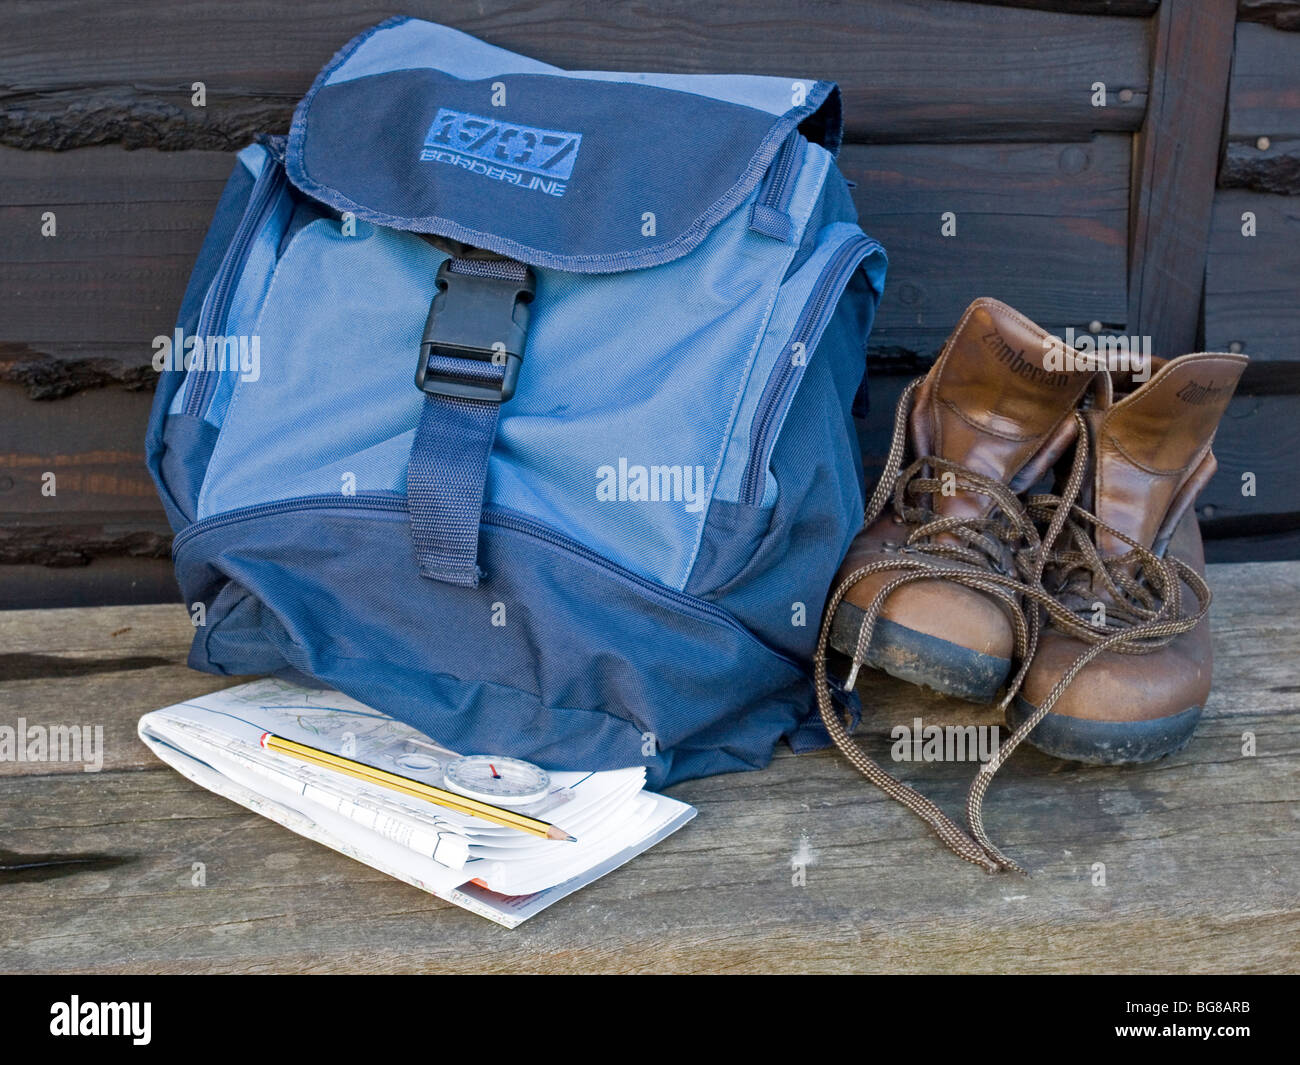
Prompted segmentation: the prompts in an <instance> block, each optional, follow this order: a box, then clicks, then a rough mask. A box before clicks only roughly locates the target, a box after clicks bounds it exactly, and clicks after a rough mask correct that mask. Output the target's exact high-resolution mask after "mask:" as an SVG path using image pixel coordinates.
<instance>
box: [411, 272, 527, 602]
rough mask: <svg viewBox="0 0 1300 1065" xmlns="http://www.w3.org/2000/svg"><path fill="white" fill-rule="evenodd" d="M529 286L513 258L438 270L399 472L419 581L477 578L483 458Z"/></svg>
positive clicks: (512, 375)
mask: <svg viewBox="0 0 1300 1065" xmlns="http://www.w3.org/2000/svg"><path fill="white" fill-rule="evenodd" d="M481 254H482V253H478V255H481ZM533 289H534V281H533V277H532V274H531V273H530V272H529V270H528V267H527V266H525V265H524V264H523V263H519V262H515V261H514V260H512V259H504V258H500V257H494V258H486V257H477V256H476V257H475V258H453V259H448V260H447V261H446V262H445V263H443V265H442V268H441V269H440V270H439V271H438V293H437V295H436V296H435V297H434V300H433V305H432V307H431V308H430V310H429V319H428V321H427V322H426V323H425V327H424V339H423V341H422V342H421V345H420V364H419V367H418V369H417V370H416V374H415V383H416V386H417V387H418V388H419V389H420V390H421V391H422V392H424V393H425V396H424V407H423V409H422V410H421V412H420V422H419V425H418V427H417V428H416V431H415V440H414V442H413V443H412V445H411V455H410V460H409V463H408V466H407V473H406V499H407V506H408V509H409V511H410V522H411V540H412V543H413V544H414V547H415V556H416V561H417V562H418V564H419V567H420V575H421V576H423V577H428V578H430V579H432V580H439V581H446V582H447V583H449V584H458V585H462V586H465V587H474V586H475V585H477V584H478V582H479V580H480V579H481V577H482V576H483V574H482V571H481V570H480V569H479V566H478V536H479V524H480V522H481V520H482V515H483V499H484V494H485V491H486V487H487V472H488V459H489V457H490V456H491V453H492V443H493V441H494V440H495V439H496V431H497V422H498V421H499V419H500V415H501V404H502V403H504V402H505V401H506V400H508V399H509V398H510V397H511V396H512V395H514V389H515V382H516V380H517V378H518V375H519V366H520V364H521V362H522V359H523V351H524V340H525V338H526V335H527V330H528V303H529V301H530V300H531V299H532V294H533Z"/></svg>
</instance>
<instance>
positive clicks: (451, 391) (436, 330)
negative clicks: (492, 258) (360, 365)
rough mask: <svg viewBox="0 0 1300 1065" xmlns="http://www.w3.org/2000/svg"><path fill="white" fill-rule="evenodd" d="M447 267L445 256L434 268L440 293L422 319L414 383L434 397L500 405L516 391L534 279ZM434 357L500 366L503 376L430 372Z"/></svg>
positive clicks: (535, 285)
mask: <svg viewBox="0 0 1300 1065" xmlns="http://www.w3.org/2000/svg"><path fill="white" fill-rule="evenodd" d="M450 267H451V260H450V259H448V260H447V261H446V262H444V263H443V264H442V266H441V267H440V268H439V270H438V279H437V285H438V292H437V294H436V295H435V296H434V297H433V303H432V305H431V306H430V307H429V317H428V319H427V320H426V321H425V323H424V337H423V338H422V339H421V341H420V364H419V366H417V367H416V370H415V387H416V388H418V389H419V390H420V391H421V392H428V393H432V394H433V395H439V396H459V397H461V398H462V399H480V400H490V401H493V402H496V403H504V402H505V401H506V400H508V399H509V398H510V397H511V396H513V395H514V394H515V384H516V383H517V382H518V380H519V367H520V366H521V365H523V361H524V344H525V342H526V341H527V339H528V319H529V314H530V310H529V304H531V303H532V300H533V294H534V292H536V290H537V280H536V278H535V277H534V276H533V272H532V271H531V270H528V269H525V274H524V279H523V280H522V281H512V280H509V279H507V278H500V277H485V276H482V275H479V274H461V273H454V272H453V271H452V270H451V269H450ZM434 355H441V356H444V357H450V358H455V359H473V360H475V361H477V362H491V363H495V364H497V365H498V366H500V365H502V364H504V366H505V376H504V377H502V379H501V381H500V383H497V382H496V381H482V380H479V379H477V378H475V377H472V376H464V377H462V376H459V375H457V374H456V373H454V372H452V371H448V370H444V369H437V370H431V369H430V368H429V359H430V358H431V357H432V356H434Z"/></svg>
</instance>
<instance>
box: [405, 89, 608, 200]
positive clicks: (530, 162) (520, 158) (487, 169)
mask: <svg viewBox="0 0 1300 1065" xmlns="http://www.w3.org/2000/svg"><path fill="white" fill-rule="evenodd" d="M581 145H582V134H581V133H567V132H565V131H564V130H561V129H539V128H537V127H536V126H523V125H520V124H519V123H517V122H502V121H498V120H497V119H493V118H484V117H483V116H482V115H471V114H469V113H467V112H464V111H453V110H452V109H451V108H449V107H443V108H440V109H439V110H438V114H437V116H436V117H435V118H434V120H433V125H431V126H430V127H429V132H428V133H426V134H425V135H424V147H423V148H422V149H421V151H420V159H421V160H423V161H424V162H427V163H446V164H448V165H451V166H459V167H461V168H462V169H465V170H469V171H470V172H471V173H475V174H482V175H483V176H484V177H490V178H493V179H495V180H497V181H505V182H509V183H510V184H512V185H518V186H520V187H521V188H527V189H534V190H536V191H538V192H544V193H546V194H547V195H549V196H563V195H564V192H565V189H566V187H567V186H566V184H565V182H567V181H568V180H569V178H570V177H571V176H572V175H573V164H574V163H575V162H576V161H577V158H578V148H579V147H580V146H581Z"/></svg>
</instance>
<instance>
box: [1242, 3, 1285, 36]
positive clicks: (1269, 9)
mask: <svg viewBox="0 0 1300 1065" xmlns="http://www.w3.org/2000/svg"><path fill="white" fill-rule="evenodd" d="M1237 17H1238V18H1240V19H1241V20H1242V21H1243V22H1263V23H1266V24H1268V25H1272V26H1276V27H1277V28H1278V29H1280V30H1300V3H1297V0H1237Z"/></svg>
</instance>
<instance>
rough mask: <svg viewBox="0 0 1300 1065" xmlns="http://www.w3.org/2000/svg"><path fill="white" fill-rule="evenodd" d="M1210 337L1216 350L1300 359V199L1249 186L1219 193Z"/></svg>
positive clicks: (1209, 292) (1208, 268) (1208, 297)
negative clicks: (1250, 189)
mask: <svg viewBox="0 0 1300 1065" xmlns="http://www.w3.org/2000/svg"><path fill="white" fill-rule="evenodd" d="M1248 215H1249V216H1250V217H1247V216H1248ZM1247 226H1253V229H1254V233H1255V235H1254V236H1247V235H1246V234H1245V232H1243V230H1244V229H1245V228H1246V227H1247ZM1204 332H1205V344H1206V346H1207V347H1208V348H1210V349H1212V350H1216V351H1226V350H1228V348H1229V345H1232V344H1239V345H1241V348H1240V350H1241V351H1244V352H1245V353H1246V354H1247V355H1249V356H1250V357H1251V358H1252V359H1256V360H1259V361H1260V362H1271V361H1275V360H1276V361H1282V362H1295V361H1297V360H1300V198H1296V197H1293V196H1273V195H1268V194H1266V193H1262V192H1247V191H1245V190H1243V189H1221V190H1219V192H1218V193H1217V194H1216V195H1215V197H1214V214H1213V225H1212V229H1211V232H1210V244H1209V251H1208V255H1207V257H1206V264H1205V327H1204Z"/></svg>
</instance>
